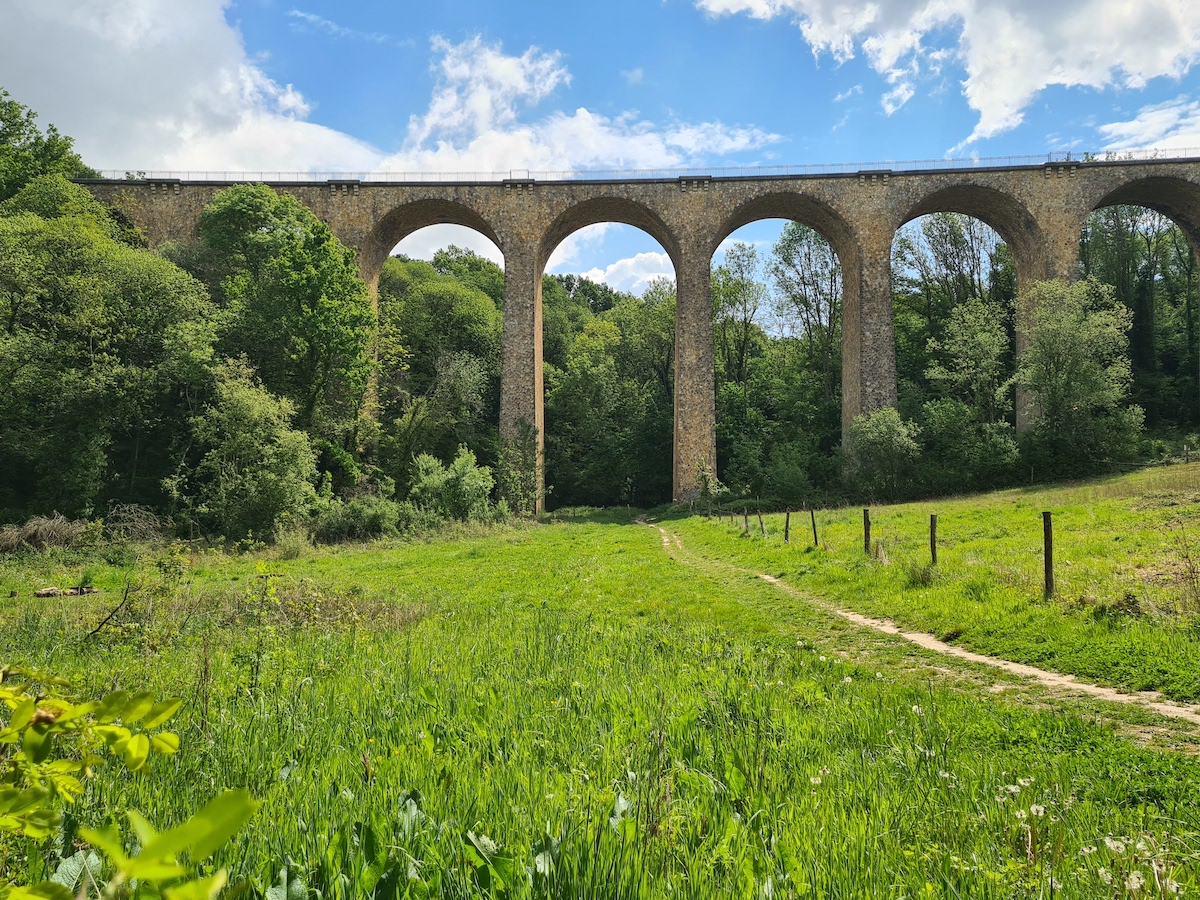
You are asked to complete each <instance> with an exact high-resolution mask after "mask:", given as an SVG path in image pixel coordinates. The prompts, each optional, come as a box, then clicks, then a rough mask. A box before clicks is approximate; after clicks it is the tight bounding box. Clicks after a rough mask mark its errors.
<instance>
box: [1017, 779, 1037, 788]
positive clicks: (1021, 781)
mask: <svg viewBox="0 0 1200 900" xmlns="http://www.w3.org/2000/svg"><path fill="white" fill-rule="evenodd" d="M1017 784H1019V785H1020V786H1021V787H1029V786H1030V785H1031V784H1033V779H1032V778H1018V779H1017Z"/></svg>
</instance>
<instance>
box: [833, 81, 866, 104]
mask: <svg viewBox="0 0 1200 900" xmlns="http://www.w3.org/2000/svg"><path fill="white" fill-rule="evenodd" d="M862 92H863V86H862V85H861V84H856V85H855V86H854V87H852V88H847V89H846V90H844V91H842V92H841V93H840V94H838V95H837V96H836V97H834V98H833V102H834V103H841V102H842V101H843V100H849V99H850V98H851V97H854V96H856V95H858V94H861V93H862Z"/></svg>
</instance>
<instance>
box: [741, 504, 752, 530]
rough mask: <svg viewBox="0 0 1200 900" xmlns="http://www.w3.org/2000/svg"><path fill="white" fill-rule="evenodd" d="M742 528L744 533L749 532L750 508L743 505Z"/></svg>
mask: <svg viewBox="0 0 1200 900" xmlns="http://www.w3.org/2000/svg"><path fill="white" fill-rule="evenodd" d="M742 530H743V531H745V533H746V534H749V533H750V510H749V509H747V508H746V507H744V506H743V507H742Z"/></svg>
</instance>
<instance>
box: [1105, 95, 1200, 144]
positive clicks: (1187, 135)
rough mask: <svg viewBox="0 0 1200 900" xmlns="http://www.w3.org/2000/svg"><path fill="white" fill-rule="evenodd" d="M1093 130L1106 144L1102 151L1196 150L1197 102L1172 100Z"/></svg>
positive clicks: (1198, 129) (1198, 131)
mask: <svg viewBox="0 0 1200 900" xmlns="http://www.w3.org/2000/svg"><path fill="white" fill-rule="evenodd" d="M1097 131H1099V132H1100V135H1101V137H1102V138H1103V139H1104V140H1105V141H1107V144H1106V145H1105V147H1104V149H1105V150H1137V149H1146V148H1151V147H1153V148H1158V149H1162V150H1167V149H1170V150H1182V149H1194V148H1200V100H1191V99H1189V98H1188V97H1176V98H1175V99H1174V100H1168V101H1166V102H1165V103H1155V104H1153V105H1151V106H1143V107H1142V108H1141V109H1140V110H1138V114H1137V115H1136V116H1134V117H1133V118H1132V119H1129V120H1128V121H1125V122H1112V123H1109V124H1107V125H1101V126H1099V127H1098V128H1097Z"/></svg>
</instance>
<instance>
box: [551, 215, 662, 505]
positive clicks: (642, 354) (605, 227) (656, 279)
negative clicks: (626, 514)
mask: <svg viewBox="0 0 1200 900" xmlns="http://www.w3.org/2000/svg"><path fill="white" fill-rule="evenodd" d="M614 224H615V225H617V226H628V228H623V227H616V228H614V227H612V226H613V225H614ZM647 238H648V239H649V241H647ZM614 245H615V247H616V248H617V249H616V250H615V251H614ZM653 245H657V247H658V248H659V250H660V251H661V252H658V251H655V250H654V249H653ZM673 251H674V242H673V241H672V240H671V238H670V236H669V232H668V231H667V230H666V228H665V226H664V225H663V224H662V223H661V221H660V220H658V219H657V217H656V216H654V214H653V213H651V212H650V211H649V210H646V209H645V208H643V207H639V206H637V205H636V204H630V203H614V202H612V201H591V202H589V203H587V204H582V205H581V207H580V208H576V209H573V210H569V211H568V212H567V213H564V214H563V216H561V217H560V218H559V220H558V221H557V222H555V223H554V224H553V225H552V226H551V227H550V229H549V230H548V232H547V235H546V239H545V240H544V241H543V243H542V245H541V247H540V248H539V252H538V257H537V268H536V272H537V276H538V284H537V297H536V303H538V304H539V306H540V309H541V317H542V335H543V343H542V350H543V366H544V373H545V377H544V387H543V388H542V389H543V390H544V398H545V401H544V402H545V477H546V484H547V486H548V487H547V502H548V505H549V506H551V507H563V506H578V505H584V504H586V505H605V506H615V505H621V504H626V503H630V504H634V505H638V506H643V507H644V506H654V505H657V504H659V503H663V502H666V501H669V500H670V499H671V495H672V464H671V463H672V454H673V419H674V380H675V360H674V352H675V280H674V274H675V259H676V258H677V257H676V256H675V254H674V253H673ZM614 252H615V254H616V255H621V259H619V260H618V261H617V262H615V263H612V264H606V262H607V260H608V259H609V258H611V256H613V255H614ZM547 270H551V271H547Z"/></svg>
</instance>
